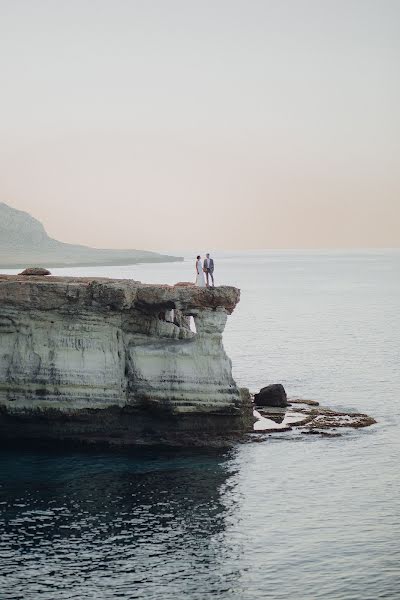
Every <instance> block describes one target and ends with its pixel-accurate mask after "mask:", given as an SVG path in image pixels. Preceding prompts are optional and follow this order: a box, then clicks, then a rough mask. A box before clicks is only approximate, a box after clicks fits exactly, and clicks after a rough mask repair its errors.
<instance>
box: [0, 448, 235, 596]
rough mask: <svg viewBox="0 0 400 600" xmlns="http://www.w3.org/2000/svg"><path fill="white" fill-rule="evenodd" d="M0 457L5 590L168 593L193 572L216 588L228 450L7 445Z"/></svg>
mask: <svg viewBox="0 0 400 600" xmlns="http://www.w3.org/2000/svg"><path fill="white" fill-rule="evenodd" d="M1 467H2V469H1V479H2V482H3V485H2V488H1V494H0V508H1V515H2V523H3V525H2V535H1V546H0V548H1V576H2V590H3V594H2V596H1V597H2V598H36V597H38V596H39V595H40V598H46V599H47V598H48V599H49V600H50V599H53V598H55V597H57V598H92V597H93V598H94V597H99V596H97V595H96V593H97V594H98V593H99V590H100V597H101V598H114V597H124V598H125V597H129V598H136V597H137V598H139V597H142V594H143V590H145V589H148V594H147V597H157V596H158V597H172V595H173V594H174V592H175V591H176V592H179V593H180V594H183V593H186V592H188V591H190V589H191V587H193V585H194V583H193V572H196V578H195V587H196V588H197V587H198V586H201V589H202V590H203V592H204V593H205V592H211V591H212V590H213V589H216V590H217V589H219V586H220V580H221V577H222V573H223V572H224V567H223V565H222V566H221V565H220V562H221V561H222V560H223V559H224V550H223V548H222V546H223V542H224V535H223V534H224V529H225V522H226V519H227V518H229V515H230V514H231V513H232V510H234V503H233V504H231V505H230V506H228V505H227V504H225V503H224V502H223V501H222V500H221V493H222V492H224V491H225V492H226V490H227V489H228V488H229V486H230V485H232V484H231V483H230V481H232V477H233V475H234V473H233V472H231V471H230V468H231V467H230V465H229V457H228V455H218V454H217V455H205V454H198V455H194V456H193V455H192V456H186V457H185V456H184V455H182V453H179V454H172V453H169V454H168V455H167V456H166V455H165V454H162V455H160V454H159V453H157V452H156V451H154V452H152V451H146V452H145V453H140V456H139V455H137V456H135V455H134V454H129V455H128V454H127V455H125V456H121V455H118V456H115V455H111V456H109V455H91V454H89V455H85V454H75V455H72V456H71V455H69V456H68V455H56V456H50V455H48V454H40V455H36V454H30V453H28V454H20V453H10V452H7V453H5V454H4V455H3V457H2V460H1ZM232 558H233V556H232V555H230V561H231V563H230V575H231V576H234V568H233V569H232V566H234V562H235V561H233V563H232ZM166 588H168V590H169V591H168V595H167V591H166ZM135 590H136V591H135ZM192 591H193V592H194V593H197V591H196V589H193V590H192Z"/></svg>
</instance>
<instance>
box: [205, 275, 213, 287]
mask: <svg viewBox="0 0 400 600" xmlns="http://www.w3.org/2000/svg"><path fill="white" fill-rule="evenodd" d="M210 277H211V281H212V286H213V287H214V273H213V272H212V271H210ZM207 282H208V273H207Z"/></svg>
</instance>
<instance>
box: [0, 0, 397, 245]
mask: <svg viewBox="0 0 400 600" xmlns="http://www.w3.org/2000/svg"><path fill="white" fill-rule="evenodd" d="M0 77H1V79H0V82H1V83H0V85H1V89H0V201H4V202H7V203H9V204H11V205H12V206H15V207H17V208H20V209H23V210H27V211H29V212H30V213H31V214H32V215H34V216H36V217H37V218H39V219H40V220H41V221H42V222H43V223H44V225H45V227H46V229H47V231H48V233H49V234H50V235H52V236H53V237H56V238H58V239H61V240H63V241H68V242H79V243H85V244H89V245H94V246H99V247H110V248H111V247H115V248H118V247H128V248H129V247H130V248H145V249H167V248H198V249H199V251H200V252H204V251H206V250H208V249H210V250H211V251H212V250H213V249H220V248H268V247H281V248H282V247H284V248H288V247H355V246H356V247H357V246H359V247H360V246H361V247H366V246H371V247H374V246H384V247H389V246H400V0H68V1H66V0H46V1H45V0H0Z"/></svg>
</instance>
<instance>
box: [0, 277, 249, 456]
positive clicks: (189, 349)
mask: <svg viewBox="0 0 400 600" xmlns="http://www.w3.org/2000/svg"><path fill="white" fill-rule="evenodd" d="M238 301H239V290H237V289H236V288H233V287H217V288H203V289H201V288H196V287H193V286H179V284H178V285H176V286H166V285H144V284H141V283H140V282H135V281H129V280H110V279H86V278H59V277H26V276H4V275H3V276H0V436H1V437H2V439H3V440H4V439H41V440H48V439H57V440H69V441H74V440H75V441H84V442H91V441H92V442H101V441H104V442H106V443H116V444H142V443H159V442H160V443H173V444H175V443H178V444H179V443H182V444H198V443H200V444H202V443H208V441H210V440H211V438H212V439H213V440H214V442H215V440H218V438H220V439H223V438H224V437H226V436H231V435H237V434H239V433H240V432H242V431H244V430H245V429H246V428H247V427H248V426H249V424H250V422H251V408H250V405H249V402H248V398H247V396H246V395H243V393H241V391H240V390H239V389H238V387H237V385H236V384H235V382H234V380H233V378H232V373H231V362H230V360H229V358H228V357H227V355H226V354H225V351H224V349H223V345H222V333H223V330H224V327H225V323H226V320H227V316H228V315H229V314H231V312H232V311H233V310H234V308H235V306H236V304H237V302H238ZM191 317H192V318H193V321H194V324H195V329H196V331H192V330H191V328H190V318H191Z"/></svg>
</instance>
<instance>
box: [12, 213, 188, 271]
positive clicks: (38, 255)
mask: <svg viewBox="0 0 400 600" xmlns="http://www.w3.org/2000/svg"><path fill="white" fill-rule="evenodd" d="M177 260H183V259H182V257H177V256H167V255H164V254H158V253H157V252H147V251H145V250H101V249H98V248H89V247H88V246H80V245H76V244H66V243H64V242H59V241H57V240H54V239H53V238H51V237H49V236H48V235H47V233H46V231H45V229H44V227H43V225H42V223H40V221H38V220H37V219H35V218H34V217H32V216H31V215H29V214H28V213H26V212H23V211H22V210H16V209H15V208H12V207H11V206H8V205H7V204H5V203H4V202H0V267H3V268H14V267H18V268H19V267H27V266H44V267H56V266H58V267H63V266H66V265H69V266H71V265H74V266H77V265H131V264H136V263H148V262H171V261H177Z"/></svg>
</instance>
